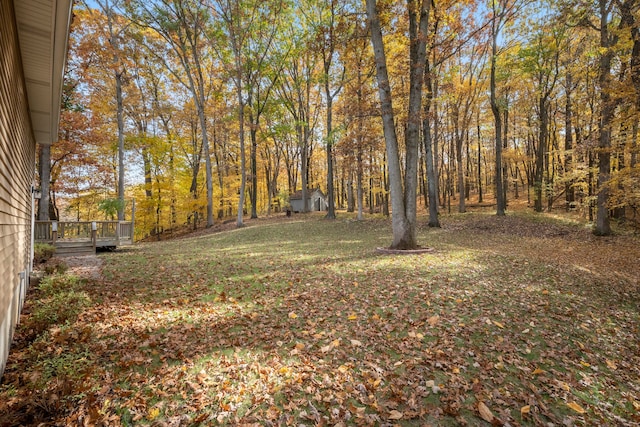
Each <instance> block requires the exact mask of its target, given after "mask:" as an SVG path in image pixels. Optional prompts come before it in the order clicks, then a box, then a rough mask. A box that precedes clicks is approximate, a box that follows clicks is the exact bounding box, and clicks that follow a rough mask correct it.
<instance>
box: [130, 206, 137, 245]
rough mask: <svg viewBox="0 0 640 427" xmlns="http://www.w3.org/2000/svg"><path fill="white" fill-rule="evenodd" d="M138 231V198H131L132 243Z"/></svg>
mask: <svg viewBox="0 0 640 427" xmlns="http://www.w3.org/2000/svg"><path fill="white" fill-rule="evenodd" d="M135 231H136V199H131V244H132V245H133V243H134V238H133V236H135V234H136V233H135Z"/></svg>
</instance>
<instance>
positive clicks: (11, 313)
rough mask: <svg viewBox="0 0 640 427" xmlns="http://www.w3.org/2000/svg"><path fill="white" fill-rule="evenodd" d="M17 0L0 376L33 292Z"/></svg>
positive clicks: (30, 147)
mask: <svg viewBox="0 0 640 427" xmlns="http://www.w3.org/2000/svg"><path fill="white" fill-rule="evenodd" d="M14 16H15V14H14V10H13V2H12V1H1V2H0V376H2V373H3V372H4V368H5V363H6V360H7V356H8V353H9V345H10V343H11V338H12V336H13V332H14V330H15V326H16V324H17V322H18V319H19V315H20V309H21V308H22V303H23V301H24V295H25V293H26V290H27V285H28V277H29V268H30V267H29V266H30V257H31V211H32V202H31V185H32V183H33V177H34V165H35V141H34V137H33V132H32V130H31V121H30V118H29V113H28V108H27V107H28V105H27V98H26V89H25V83H24V77H23V76H24V73H23V70H22V63H21V60H20V53H19V51H18V36H17V32H16V25H15V18H14Z"/></svg>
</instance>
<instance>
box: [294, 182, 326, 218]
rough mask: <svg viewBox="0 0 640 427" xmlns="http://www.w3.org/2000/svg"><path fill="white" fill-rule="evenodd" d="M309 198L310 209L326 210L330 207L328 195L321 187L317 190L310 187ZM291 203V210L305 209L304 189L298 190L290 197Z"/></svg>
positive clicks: (300, 210) (299, 210)
mask: <svg viewBox="0 0 640 427" xmlns="http://www.w3.org/2000/svg"><path fill="white" fill-rule="evenodd" d="M307 200H309V211H316V212H318V211H326V210H327V208H328V207H329V205H328V204H327V197H326V196H325V195H324V193H323V192H322V191H320V189H319V188H316V189H315V190H314V189H308V190H307ZM289 204H290V205H291V210H292V211H294V212H302V211H303V210H304V203H303V200H302V190H300V191H296V192H295V193H293V194H292V195H291V196H290V197H289Z"/></svg>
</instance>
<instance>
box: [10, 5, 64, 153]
mask: <svg viewBox="0 0 640 427" xmlns="http://www.w3.org/2000/svg"><path fill="white" fill-rule="evenodd" d="M14 8H15V14H16V24H17V27H18V38H19V42H20V53H21V56H22V68H23V71H24V78H25V85H26V90H27V99H28V103H29V115H30V117H31V125H32V128H33V134H34V137H35V139H36V142H37V143H39V144H44V145H50V144H52V143H54V142H56V141H57V140H58V126H59V122H60V100H61V97H62V84H63V78H64V68H65V64H66V57H67V45H68V41H69V26H70V24H71V16H72V15H71V13H72V0H20V1H16V2H14Z"/></svg>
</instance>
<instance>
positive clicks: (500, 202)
mask: <svg viewBox="0 0 640 427" xmlns="http://www.w3.org/2000/svg"><path fill="white" fill-rule="evenodd" d="M497 19H498V18H497V16H495V13H494V16H493V19H492V21H491V24H492V34H491V35H492V42H491V79H490V91H491V95H490V100H491V112H492V113H493V119H494V123H495V147H496V169H495V179H496V182H495V188H496V190H495V191H496V206H497V207H496V215H498V216H503V215H504V214H505V209H506V207H505V198H504V186H503V185H502V114H501V112H500V107H499V106H498V100H497V97H496V59H497V54H498V23H497V22H496V20H497Z"/></svg>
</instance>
